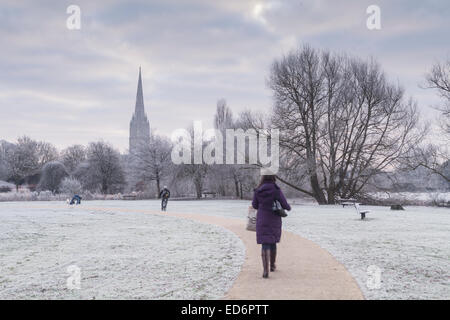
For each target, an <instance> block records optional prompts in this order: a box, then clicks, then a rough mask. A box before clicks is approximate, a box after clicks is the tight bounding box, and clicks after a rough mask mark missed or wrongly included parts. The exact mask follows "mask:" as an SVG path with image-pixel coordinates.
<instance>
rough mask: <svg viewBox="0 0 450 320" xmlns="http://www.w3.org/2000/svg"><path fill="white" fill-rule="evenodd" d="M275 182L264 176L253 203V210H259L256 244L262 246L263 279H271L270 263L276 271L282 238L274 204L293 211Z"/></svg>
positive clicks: (273, 179)
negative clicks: (279, 244) (273, 210)
mask: <svg viewBox="0 0 450 320" xmlns="http://www.w3.org/2000/svg"><path fill="white" fill-rule="evenodd" d="M275 181H276V178H275V175H263V176H262V178H261V182H260V184H259V186H258V188H256V189H255V193H254V195H253V202H252V206H253V208H255V209H258V213H257V216H256V243H258V244H261V245H262V248H261V257H262V263H263V268H264V272H263V278H268V277H269V263H270V271H275V259H276V256H277V242H280V237H281V217H280V216H279V215H276V214H275V213H273V212H272V205H273V202H274V201H275V200H278V201H279V202H280V204H281V206H282V207H283V208H284V209H285V210H291V206H290V205H289V204H288V203H287V201H286V198H285V197H284V195H283V192H281V189H280V187H278V186H277V185H276V183H275Z"/></svg>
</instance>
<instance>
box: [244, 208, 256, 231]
mask: <svg viewBox="0 0 450 320" xmlns="http://www.w3.org/2000/svg"><path fill="white" fill-rule="evenodd" d="M257 212H258V211H256V209H254V208H253V207H252V206H250V207H248V216H247V230H249V231H256V214H257Z"/></svg>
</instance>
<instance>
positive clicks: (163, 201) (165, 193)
mask: <svg viewBox="0 0 450 320" xmlns="http://www.w3.org/2000/svg"><path fill="white" fill-rule="evenodd" d="M159 197H160V198H161V211H166V208H167V202H169V198H170V191H169V189H167V186H164V188H163V189H162V190H161V192H160V193H159Z"/></svg>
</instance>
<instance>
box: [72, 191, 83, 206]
mask: <svg viewBox="0 0 450 320" xmlns="http://www.w3.org/2000/svg"><path fill="white" fill-rule="evenodd" d="M75 203H76V204H81V197H80V196H79V195H77V194H76V195H74V196H73V198H72V200H70V202H69V204H70V205H73V204H75Z"/></svg>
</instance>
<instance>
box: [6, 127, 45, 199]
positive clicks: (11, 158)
mask: <svg viewBox="0 0 450 320" xmlns="http://www.w3.org/2000/svg"><path fill="white" fill-rule="evenodd" d="M6 162H7V167H8V180H9V181H11V182H13V183H14V184H15V186H16V190H17V191H18V190H19V186H20V185H21V184H22V183H23V182H24V179H25V178H26V177H27V176H29V175H31V174H34V173H35V172H36V171H38V169H39V155H38V143H37V142H36V141H34V140H32V139H30V138H29V137H27V136H24V137H21V138H19V139H18V140H17V144H16V145H15V146H14V147H12V148H9V150H8V151H7V152H6Z"/></svg>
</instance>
